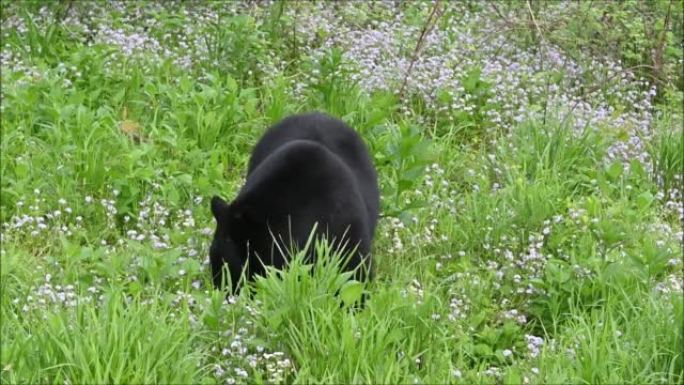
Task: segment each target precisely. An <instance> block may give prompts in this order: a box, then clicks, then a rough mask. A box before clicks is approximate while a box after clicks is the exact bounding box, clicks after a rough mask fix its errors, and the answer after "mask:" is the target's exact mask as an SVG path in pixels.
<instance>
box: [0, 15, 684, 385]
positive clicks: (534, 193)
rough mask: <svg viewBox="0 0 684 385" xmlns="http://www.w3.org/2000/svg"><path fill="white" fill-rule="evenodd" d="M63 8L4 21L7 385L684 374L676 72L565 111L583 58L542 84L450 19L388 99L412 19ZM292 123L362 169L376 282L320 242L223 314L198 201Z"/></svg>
mask: <svg viewBox="0 0 684 385" xmlns="http://www.w3.org/2000/svg"><path fill="white" fill-rule="evenodd" d="M67 4H68V3H65V4H51V3H50V4H38V3H36V4H34V3H30V4H29V3H25V4H24V3H18V4H12V5H10V4H4V3H3V9H2V20H3V31H2V39H3V49H2V55H3V60H2V72H3V76H2V117H1V123H2V128H1V130H2V131H1V132H2V137H1V139H0V160H1V162H0V172H1V175H2V180H1V187H2V200H1V203H0V220H1V222H2V223H3V224H2V226H3V227H2V247H1V248H0V251H1V271H0V289H1V291H2V296H1V299H0V304H1V309H0V310H1V313H0V314H1V315H2V323H1V326H0V335H1V338H2V351H1V353H0V369H1V370H2V372H1V374H0V379H1V380H2V382H7V383H24V382H45V383H48V382H49V383H206V384H213V383H228V384H231V383H236V382H237V383H243V382H249V383H281V382H287V383H311V382H317V383H318V382H326V383H481V384H500V383H635V384H637V383H639V384H641V383H681V382H682V381H684V356H683V353H684V349H683V347H684V333H683V331H682V328H681V325H682V324H684V309H683V303H682V256H681V248H682V239H683V238H682V231H681V220H682V211H681V210H682V204H681V199H682V195H681V194H682V191H683V190H682V176H681V175H682V165H683V164H684V161H683V159H682V157H683V155H682V154H684V149H683V147H682V146H683V144H684V141H682V131H681V129H680V128H679V127H678V125H681V121H682V114H681V108H677V106H678V105H679V104H678V103H679V102H680V101H681V90H678V89H677V88H676V84H675V83H676V82H674V81H673V82H672V83H668V85H667V87H669V88H667V90H666V91H667V92H664V93H663V95H665V96H664V97H663V98H662V99H661V100H660V101H659V103H660V104H657V105H651V104H650V99H649V96H648V93H649V88H648V85H644V84H641V83H639V80H638V79H633V81H625V82H618V81H615V82H614V83H608V84H598V86H601V87H602V88H601V90H602V91H604V92H601V93H599V94H601V95H604V94H607V95H609V96H610V98H609V99H605V100H603V99H600V98H601V97H603V96H601V95H599V96H595V95H594V96H592V95H589V94H586V95H585V94H582V92H581V90H583V89H584V88H583V87H585V88H592V87H594V86H596V85H597V84H594V83H591V82H592V81H595V79H593V77H588V76H586V74H587V73H591V72H592V71H594V72H596V73H598V72H597V71H599V70H601V71H605V70H606V67H601V66H602V64H600V63H597V62H596V61H594V60H593V58H592V57H591V56H590V54H589V53H582V51H577V52H575V51H574V50H571V51H572V52H573V55H576V54H582V55H587V56H582V57H579V58H576V57H575V56H572V59H571V58H570V56H568V57H566V58H565V59H564V60H565V62H567V61H571V60H577V62H576V63H575V64H576V65H577V66H578V67H581V68H583V71H585V72H582V71H580V72H577V71H578V70H577V69H576V68H575V67H572V66H567V67H563V66H562V65H561V64H558V63H560V61H558V63H557V62H554V61H553V59H549V58H546V61H545V66H546V67H544V68H552V69H553V70H548V71H547V72H544V71H539V70H536V72H535V70H533V69H534V68H535V67H534V63H536V62H535V60H538V58H539V55H537V54H529V55H523V54H520V52H536V51H534V50H533V49H532V51H525V50H526V49H528V48H529V47H525V46H524V43H523V42H522V41H523V40H525V39H524V37H525V36H526V35H524V33H523V32H521V34H520V36H516V38H515V39H512V40H513V41H514V42H515V44H518V45H513V46H511V47H512V48H511V47H507V46H501V45H500V44H499V43H501V42H498V41H493V42H492V43H491V44H490V42H489V41H488V40H487V39H493V37H492V36H491V35H488V34H487V33H486V31H487V29H486V28H485V27H487V28H489V27H492V26H494V27H496V25H497V24H496V22H497V17H496V15H495V13H492V12H491V11H488V7H485V6H484V5H473V4H471V5H463V4H456V3H453V4H449V5H445V7H446V10H445V13H444V16H443V17H444V18H449V17H452V18H454V17H456V16H458V18H455V19H453V20H458V22H456V21H454V23H444V22H441V23H439V24H438V26H437V27H435V30H436V32H434V35H432V37H430V38H428V39H427V43H426V44H427V45H428V47H427V48H426V49H425V51H424V52H422V53H421V55H424V56H422V57H423V58H426V60H425V61H420V60H419V61H418V62H417V64H416V65H415V68H416V69H415V71H416V72H415V73H414V77H413V78H412V79H418V80H410V81H409V82H408V83H407V91H406V92H407V95H406V98H405V99H403V100H401V99H399V98H398V97H397V96H396V95H395V92H393V91H397V89H398V88H396V89H394V88H393V87H398V86H399V85H400V84H401V81H402V80H403V76H399V77H396V78H393V76H394V75H393V74H395V73H394V72H393V71H394V70H395V69H396V68H400V67H401V66H402V65H405V64H406V63H405V62H392V60H395V59H396V58H395V55H394V54H389V53H387V52H390V53H391V52H394V51H391V50H392V49H394V48H392V47H395V46H397V47H399V48H397V51H396V52H401V53H402V54H403V55H408V56H410V55H411V54H412V51H413V50H412V48H406V47H413V46H414V45H415V39H416V38H417V36H418V34H419V32H420V29H421V28H422V24H421V23H423V22H424V20H425V19H426V17H427V15H428V14H429V13H430V11H431V9H430V4H428V3H425V4H423V3H410V4H404V5H399V6H396V7H395V6H390V5H382V4H380V3H377V4H373V5H367V6H366V5H364V6H359V7H358V8H356V7H355V6H351V5H349V4H347V5H340V6H339V7H337V6H332V5H330V4H325V3H323V4H308V3H277V4H273V5H267V4H256V5H254V4H252V5H250V4H242V3H225V4H220V3H207V4H196V5H184V4H165V5H161V4H156V3H149V4H137V3H130V4H129V3H125V4H124V3H113V4H97V5H92V7H91V6H90V5H88V6H86V5H85V3H84V4H79V3H74V4H71V5H67ZM67 7H68V8H67ZM41 9H42V11H41ZM89 11H90V12H91V14H90V15H88V12H89ZM540 12H541V11H540ZM549 12H551V11H549ZM599 14H600V13H599ZM86 15H88V16H86ZM395 15H399V16H400V17H399V18H398V19H396V20H399V21H391V20H395V19H394V17H395ZM550 15H555V14H552V13H550ZM476 16H477V17H476ZM513 16H514V15H513V14H512V15H511V17H513ZM525 17H526V16H525ZM536 17H537V19H538V20H540V23H541V25H542V27H543V26H544V24H543V22H542V21H543V18H544V17H545V16H544V15H543V14H542V13H540V14H539V15H537V16H536ZM548 17H551V16H548ZM554 17H555V16H554ZM321 20H322V21H321ZM521 20H522V19H521ZM525 20H526V19H525ZM295 21H296V22H297V27H298V28H299V29H295V30H294V32H293V31H292V30H291V28H292V25H293V23H294V22H295ZM382 23H387V24H382ZM146 25H148V27H147V28H145V26H146ZM326 25H330V26H332V27H331V28H333V27H334V29H332V30H329V29H326V27H325V26H326ZM378 25H381V26H382V28H377V29H376V28H375V27H374V26H376V27H377V26H378ZM5 26H8V27H7V28H4V27H5ZM149 26H151V27H149ZM373 31H375V32H373ZM387 31H390V32H391V33H389V35H392V34H393V36H394V38H396V41H394V40H392V41H384V40H382V39H385V38H387V36H386V35H384V34H385V32H387ZM404 32H405V33H404ZM442 32H443V34H442ZM571 32H572V31H568V33H571ZM473 33H474V34H477V33H479V34H480V35H474V36H471V35H470V34H473ZM471 38H472V39H474V40H473V41H478V42H484V43H481V44H480V45H479V46H476V45H473V44H474V43H472V42H470V43H467V42H469V41H470V40H469V39H471ZM345 39H346V40H345ZM377 39H380V40H377ZM412 39H413V40H412ZM440 39H441V40H440ZM454 41H462V42H466V43H462V44H454V43H453V42H454ZM326 44H328V45H326ZM510 44H513V43H510ZM369 47H370V48H369ZM373 47H376V48H373ZM377 47H381V48H377ZM454 47H456V48H454ZM533 48H534V47H533ZM551 48H553V49H557V48H558V47H556V46H554V47H547V49H551ZM575 48H576V47H575ZM382 49H387V50H389V51H387V52H385V51H382ZM452 49H457V50H459V49H462V50H464V51H463V52H461V51H457V52H456V54H454V52H453V51H450V50H452ZM377 50H380V51H377ZM558 50H559V52H561V54H562V52H564V51H563V50H562V49H560V48H558ZM376 51H377V52H380V54H378V53H377V52H376ZM404 51H407V52H404ZM383 52H384V53H383ZM492 52H494V53H495V54H493V56H491V53H492ZM578 52H579V53H578ZM668 52H670V51H668ZM672 52H675V53H676V51H674V49H673V51H672ZM669 54H672V53H669ZM364 55H365V56H364ZM450 55H451V56H450ZM454 55H455V56H454ZM488 55H490V56H488ZM408 56H405V57H404V59H407V58H408ZM463 57H466V58H469V60H465V61H464V60H462V58H463ZM363 58H367V59H368V60H367V62H374V63H375V64H374V65H375V66H376V67H374V68H375V70H373V71H370V72H369V71H367V68H366V67H364V66H365V65H367V62H366V61H363V60H362V59H363ZM496 58H501V59H502V60H504V61H505V63H506V66H502V64H501V62H497V61H496ZM427 59H429V60H427ZM421 60H422V59H421ZM388 63H389V64H388ZM434 63H437V64H434ZM445 63H446V64H445ZM511 63H514V64H515V65H511ZM666 64H667V65H668V66H671V65H672V63H666ZM431 65H434V66H435V67H431ZM554 66H557V67H554ZM596 66H598V67H596ZM395 67H396V68H395ZM445 68H450V69H453V71H454V73H453V74H451V75H449V76H447V75H444V76H442V72H440V71H443V70H444V69H445ZM520 68H522V69H520ZM610 68H612V67H610ZM616 68H617V67H616ZM667 68H670V67H667ZM622 70H624V69H621V68H617V69H616V71H622ZM497 71H499V72H497ZM512 71H533V72H531V73H529V74H527V73H524V72H522V73H521V72H512ZM611 71H612V69H611ZM674 72H675V73H678V72H677V71H674ZM507 73H513V74H514V75H515V76H512V77H513V78H515V77H518V76H520V77H522V78H524V81H521V82H520V83H515V79H514V80H511V79H508V78H507V77H506V74H507ZM627 78H628V79H631V78H629V77H627ZM539 79H541V80H543V82H542V83H539ZM568 79H570V80H568ZM582 82H588V83H586V84H585V83H582ZM575 83H577V84H579V85H576V84H575ZM369 84H370V85H373V86H372V87H371V86H369ZM538 84H544V87H543V88H542V89H543V90H545V91H543V92H542V93H541V94H540V93H539V92H541V91H539V89H538V88H535V87H538ZM550 85H553V86H554V87H556V89H558V90H560V91H557V93H552V91H549V90H551V89H552V87H550ZM382 86H386V88H383V87H382ZM573 87H575V88H573ZM553 92H556V91H553ZM433 95H434V97H433ZM568 95H574V96H572V97H575V96H576V95H579V97H580V98H584V99H582V102H583V103H577V105H576V108H572V109H570V108H569V106H568V104H570V105H572V104H573V103H574V102H572V100H574V99H571V96H568ZM635 95H637V96H635ZM639 95H640V96H639ZM642 97H643V98H642ZM540 98H544V99H548V100H549V106H548V110H544V111H541V110H540V108H542V107H540V105H541V104H542V103H540V102H539V100H540ZM563 98H566V99H563ZM639 98H641V99H639ZM558 100H560V102H558V103H556V104H554V101H558ZM585 104H586V105H585ZM587 105H588V106H590V107H591V108H589V107H587ZM543 108H546V107H543ZM601 108H604V109H605V110H606V111H608V112H605V114H604V112H600V113H599V112H596V111H597V110H600V109H601ZM310 110H321V111H327V112H329V113H331V114H334V115H336V116H338V117H341V118H343V119H344V120H346V121H347V122H348V123H349V124H350V125H351V126H353V127H354V128H356V129H357V130H358V131H359V133H361V135H362V136H363V138H364V139H365V140H366V143H367V144H368V146H369V148H370V150H371V153H372V154H373V157H374V161H375V164H376V166H377V168H378V172H379V175H380V185H381V188H382V213H383V217H382V218H381V220H380V223H379V226H378V230H377V233H376V238H375V240H374V246H373V253H374V263H375V267H376V269H377V274H376V280H375V281H373V282H371V283H368V284H364V285H360V284H358V283H356V282H351V283H349V282H347V280H346V278H347V276H346V275H344V274H341V273H340V272H339V271H338V268H337V266H336V264H335V263H330V262H331V261H336V260H338V256H336V255H335V251H334V250H332V249H331V248H330V247H327V246H326V245H325V244H317V245H314V247H317V251H318V253H319V256H320V257H321V259H322V260H323V262H321V263H319V264H318V265H317V266H315V267H313V268H312V267H311V266H307V265H305V264H304V263H303V262H302V261H301V256H299V257H297V258H295V261H294V262H293V263H292V265H291V266H290V268H289V269H288V270H286V271H284V272H278V271H271V272H270V273H269V276H268V277H265V278H262V279H259V280H257V281H256V282H254V283H253V284H252V285H250V286H249V287H248V288H247V290H248V291H249V295H247V294H244V295H241V296H232V295H228V296H227V297H226V293H223V292H219V291H216V290H214V289H213V288H212V286H211V279H210V274H209V268H208V260H207V254H208V247H209V243H210V241H211V236H212V231H213V226H214V222H213V219H212V217H211V214H210V210H209V205H208V198H209V197H211V196H212V195H214V194H218V195H221V196H224V197H226V198H228V199H230V198H231V197H233V196H234V195H235V194H236V192H237V190H238V189H239V187H240V186H241V184H242V183H243V182H244V173H245V170H246V164H247V161H248V158H249V153H250V149H251V147H252V146H253V144H254V143H255V142H256V140H258V138H259V136H260V135H261V133H262V132H263V131H264V130H265V129H266V128H267V127H268V125H269V124H272V123H274V122H276V121H278V120H279V119H281V118H283V117H285V116H287V115H289V114H292V113H296V112H300V111H310ZM520 111H525V114H522V113H521V112H520ZM592 114H593V115H592ZM644 122H646V123H644ZM362 291H363V295H364V298H365V302H364V305H363V306H357V305H356V302H357V301H358V299H359V298H361V295H362Z"/></svg>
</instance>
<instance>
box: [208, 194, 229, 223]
mask: <svg viewBox="0 0 684 385" xmlns="http://www.w3.org/2000/svg"><path fill="white" fill-rule="evenodd" d="M229 210H230V206H229V205H228V203H227V202H226V201H224V200H223V199H221V198H219V197H218V196H216V195H214V196H213V197H212V198H211V213H212V214H214V218H216V222H219V223H220V222H224V221H225V219H226V218H228V211H229Z"/></svg>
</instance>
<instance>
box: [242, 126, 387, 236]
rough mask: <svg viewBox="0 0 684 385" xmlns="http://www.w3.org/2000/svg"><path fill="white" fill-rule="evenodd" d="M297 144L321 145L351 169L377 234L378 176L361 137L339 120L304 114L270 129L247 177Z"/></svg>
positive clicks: (254, 155)
mask: <svg viewBox="0 0 684 385" xmlns="http://www.w3.org/2000/svg"><path fill="white" fill-rule="evenodd" d="M295 140H310V141H313V142H316V143H319V144H321V145H322V146H324V147H325V148H327V149H328V150H330V152H332V153H333V154H335V155H336V156H338V157H339V159H340V160H341V161H342V162H344V163H345V164H346V165H347V167H349V169H350V170H351V172H352V174H353V175H354V177H355V178H356V181H357V185H358V188H359V190H360V192H361V195H362V197H363V200H364V203H365V206H366V209H367V212H368V220H369V223H368V225H369V229H370V232H371V234H373V233H374V231H375V225H376V223H377V218H378V214H379V206H380V192H379V189H378V182H377V179H378V177H377V173H376V171H375V167H373V161H372V159H371V157H370V154H369V153H368V150H367V149H366V146H365V144H364V143H363V140H362V139H361V137H360V136H359V135H358V134H357V133H356V131H354V130H353V129H352V128H351V127H349V126H348V125H346V124H345V123H344V122H342V121H340V120H338V119H335V118H333V117H331V116H328V115H325V114H321V113H311V114H302V115H294V116H290V117H288V118H286V119H283V120H282V121H280V122H279V123H277V124H275V125H274V126H272V127H270V128H269V129H268V130H267V131H266V133H265V134H264V135H263V137H262V138H261V140H259V142H258V143H257V144H256V146H255V147H254V151H253V152H252V157H251V159H250V162H249V167H248V171H247V176H248V177H249V175H250V174H251V173H252V172H253V171H254V170H255V169H256V168H257V167H258V166H259V165H260V164H261V163H262V162H263V161H264V160H265V159H266V158H268V157H269V156H271V155H272V154H274V153H275V152H276V151H277V150H278V148H280V147H282V146H283V145H286V144H287V143H289V142H292V141H295Z"/></svg>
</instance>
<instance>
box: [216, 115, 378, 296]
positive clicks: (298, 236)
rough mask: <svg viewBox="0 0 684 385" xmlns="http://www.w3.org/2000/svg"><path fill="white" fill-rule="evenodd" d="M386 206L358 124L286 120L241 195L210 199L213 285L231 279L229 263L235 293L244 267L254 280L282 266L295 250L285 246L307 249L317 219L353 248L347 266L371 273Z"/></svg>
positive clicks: (323, 231) (260, 153) (254, 161)
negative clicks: (377, 228) (375, 237)
mask: <svg viewBox="0 0 684 385" xmlns="http://www.w3.org/2000/svg"><path fill="white" fill-rule="evenodd" d="M379 204H380V193H379V190H378V176H377V172H376V171H375V167H374V166H373V161H372V159H371V157H370V155H369V153H368V150H367V149H366V146H365V144H364V143H363V141H362V139H361V137H360V136H359V135H358V134H357V133H356V132H355V131H354V130H353V129H352V128H351V127H349V126H348V125H346V124H345V123H344V122H342V121H340V120H338V119H335V118H333V117H331V116H328V115H325V114H321V113H311V114H303V115H295V116H290V117H288V118H286V119H283V120H282V121H280V122H279V123H277V124H275V125H274V126H272V127H271V128H269V129H268V130H267V131H266V133H265V134H264V136H263V137H262V138H261V139H260V140H259V142H258V143H257V144H256V146H255V148H254V151H253V152H252V157H251V159H250V162H249V167H248V171H247V180H246V182H245V184H244V186H243V187H242V189H240V192H239V193H238V195H237V197H236V198H235V199H234V200H233V201H232V202H231V203H227V202H226V201H224V200H223V199H221V198H219V197H217V196H214V197H213V198H212V200H211V211H212V214H213V215H214V218H215V219H216V232H215V234H214V240H213V242H212V244H211V249H210V252H209V255H210V261H211V269H212V274H213V282H214V285H215V286H216V287H217V288H220V287H221V285H222V282H226V281H225V280H224V277H223V271H224V269H223V266H224V265H227V267H228V270H229V271H230V278H231V280H230V282H231V283H232V288H233V291H236V290H237V288H238V286H237V283H238V280H239V278H240V275H241V273H242V271H243V269H244V270H245V274H246V278H247V279H248V280H251V279H253V277H254V275H256V274H259V275H263V274H264V272H265V269H264V266H265V265H270V266H274V267H276V268H282V267H283V266H284V265H285V264H286V263H287V257H288V255H283V253H281V251H280V250H287V249H289V248H291V247H292V246H294V247H296V248H299V249H301V248H303V247H304V245H305V244H306V241H307V239H309V236H310V234H311V231H312V229H313V226H314V224H317V226H316V235H317V236H321V235H325V236H326V237H327V239H328V240H334V241H335V244H336V245H339V244H343V245H346V246H345V248H344V249H343V250H342V251H343V252H345V254H347V253H349V252H351V251H354V253H353V254H351V255H349V259H348V262H347V264H346V266H345V269H346V270H352V269H355V268H357V267H359V269H358V270H357V276H356V277H357V278H358V279H366V278H371V277H372V273H371V261H370V248H371V242H372V239H373V234H374V233H375V226H376V224H377V221H378V212H379ZM274 238H275V239H274ZM275 242H278V244H276V243H275ZM281 246H285V248H283V247H281Z"/></svg>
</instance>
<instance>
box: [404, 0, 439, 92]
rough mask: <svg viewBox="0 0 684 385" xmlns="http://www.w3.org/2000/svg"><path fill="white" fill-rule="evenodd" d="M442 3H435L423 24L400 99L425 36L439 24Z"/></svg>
mask: <svg viewBox="0 0 684 385" xmlns="http://www.w3.org/2000/svg"><path fill="white" fill-rule="evenodd" d="M440 4H441V0H437V1H435V4H434V5H433V6H432V11H431V12H430V16H428V18H427V20H426V21H425V24H424V25H423V29H422V30H421V31H420V37H418V41H417V42H416V47H415V48H414V49H413V54H412V55H411V62H410V63H409V67H408V69H407V70H406V74H404V81H403V82H402V83H401V88H400V89H399V99H400V100H401V99H403V97H404V92H405V90H406V83H407V82H408V79H409V76H411V71H413V66H414V64H415V63H416V60H418V55H419V54H420V50H421V49H422V48H423V43H424V41H425V37H426V36H427V35H429V34H430V32H432V29H433V28H434V26H435V25H436V24H437V20H439V18H440V17H441V16H442V12H444V11H443V10H442V9H440V7H439V6H440Z"/></svg>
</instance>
